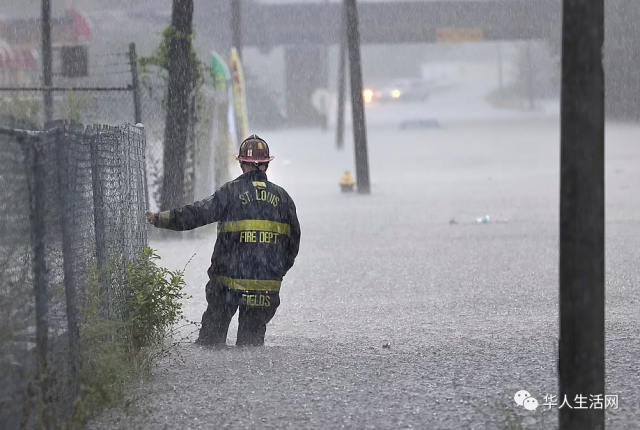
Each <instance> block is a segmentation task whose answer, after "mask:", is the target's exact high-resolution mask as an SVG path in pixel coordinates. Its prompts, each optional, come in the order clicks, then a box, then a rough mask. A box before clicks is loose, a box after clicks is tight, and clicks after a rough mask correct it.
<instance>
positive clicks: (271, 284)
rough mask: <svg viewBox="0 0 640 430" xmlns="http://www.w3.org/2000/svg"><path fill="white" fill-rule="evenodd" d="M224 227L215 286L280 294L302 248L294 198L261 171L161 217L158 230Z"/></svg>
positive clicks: (217, 253)
mask: <svg viewBox="0 0 640 430" xmlns="http://www.w3.org/2000/svg"><path fill="white" fill-rule="evenodd" d="M214 222H217V223H218V237H217V239H216V244H215V248H214V250H213V256H212V257H211V267H210V268H209V270H208V274H209V278H210V280H211V281H212V283H215V284H217V285H220V286H223V287H227V288H228V289H230V290H236V291H263V292H272V293H276V292H278V291H280V285H281V282H282V279H283V277H284V276H285V275H286V273H287V272H288V271H289V269H291V267H292V266H293V263H294V261H295V258H296V256H297V255H298V249H299V246H300V224H299V223H298V217H297V214H296V207H295V204H294V203H293V200H292V199H291V197H290V196H289V194H288V193H287V192H286V191H285V190H284V189H283V188H282V187H279V186H277V185H275V184H273V183H271V182H269V181H268V180H267V175H266V173H265V172H263V171H261V170H252V171H249V172H247V173H245V174H243V175H241V176H239V177H238V178H236V179H235V180H233V181H230V182H227V183H226V184H225V185H223V186H222V187H221V188H220V189H218V190H217V191H216V192H215V193H214V194H213V195H212V196H209V197H207V198H206V199H204V200H201V201H199V202H196V203H194V204H191V205H186V206H184V207H182V208H179V209H172V210H170V211H164V212H160V213H159V214H158V216H157V217H156V221H155V225H156V226H157V227H160V228H165V229H170V230H177V231H185V230H192V229H195V228H198V227H201V226H204V225H207V224H211V223H214Z"/></svg>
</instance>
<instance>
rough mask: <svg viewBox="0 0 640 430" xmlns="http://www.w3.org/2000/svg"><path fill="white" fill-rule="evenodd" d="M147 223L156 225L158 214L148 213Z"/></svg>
mask: <svg viewBox="0 0 640 430" xmlns="http://www.w3.org/2000/svg"><path fill="white" fill-rule="evenodd" d="M147 221H149V224H152V225H156V214H155V213H153V212H149V211H147Z"/></svg>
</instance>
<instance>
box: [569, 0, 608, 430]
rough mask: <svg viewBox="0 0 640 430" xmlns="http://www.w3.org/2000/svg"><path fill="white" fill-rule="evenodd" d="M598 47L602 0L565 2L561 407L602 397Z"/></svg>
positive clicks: (579, 412) (579, 419) (596, 421)
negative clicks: (592, 397)
mask: <svg viewBox="0 0 640 430" xmlns="http://www.w3.org/2000/svg"><path fill="white" fill-rule="evenodd" d="M603 44H604V0H564V3H563V32H562V102H561V127H560V128H561V132H560V135H561V150H560V342H559V363H558V372H559V385H560V387H559V388H560V396H559V398H558V402H563V401H564V399H565V396H566V398H567V401H568V402H571V403H572V404H574V405H575V404H576V402H577V401H578V398H579V397H578V396H582V397H580V398H581V399H582V400H585V398H586V401H587V402H589V401H590V400H591V399H590V396H601V397H600V400H601V401H603V402H604V400H602V399H603V398H605V397H604V396H605V394H604V390H605V328H604V321H605V301H604V300H605V249H604V247H605V188H604V185H605V182H604V180H605V175H604V174H605V163H604V154H605V151H604V148H605V145H604V137H605V113H604V70H603V64H602V58H603ZM582 405H584V403H583V404H582ZM604 412H605V411H604V408H587V409H578V408H573V409H572V408H568V407H565V408H561V409H560V410H559V423H560V429H561V430H578V429H580V430H583V429H584V430H587V429H589V430H591V429H604V417H605V414H604Z"/></svg>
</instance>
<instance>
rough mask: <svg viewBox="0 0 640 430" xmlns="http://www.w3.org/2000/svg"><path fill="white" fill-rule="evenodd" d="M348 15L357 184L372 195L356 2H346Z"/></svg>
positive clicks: (354, 0) (353, 0) (360, 191)
mask: <svg viewBox="0 0 640 430" xmlns="http://www.w3.org/2000/svg"><path fill="white" fill-rule="evenodd" d="M345 6H346V8H345V9H346V15H347V40H348V45H349V71H350V73H349V74H350V75H351V111H352V117H353V138H354V143H355V145H354V147H355V158H356V182H357V187H358V193H360V194H370V193H371V185H370V183H369V160H368V154H367V127H366V123H365V116H364V100H363V97H362V65H361V61H360V31H359V28H358V7H357V5H356V0H345Z"/></svg>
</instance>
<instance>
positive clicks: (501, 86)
mask: <svg viewBox="0 0 640 430" xmlns="http://www.w3.org/2000/svg"><path fill="white" fill-rule="evenodd" d="M496 46H497V50H498V88H499V89H500V95H504V72H503V67H504V61H503V59H502V43H501V42H498V44H497V45H496Z"/></svg>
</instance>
